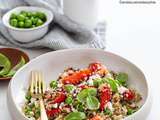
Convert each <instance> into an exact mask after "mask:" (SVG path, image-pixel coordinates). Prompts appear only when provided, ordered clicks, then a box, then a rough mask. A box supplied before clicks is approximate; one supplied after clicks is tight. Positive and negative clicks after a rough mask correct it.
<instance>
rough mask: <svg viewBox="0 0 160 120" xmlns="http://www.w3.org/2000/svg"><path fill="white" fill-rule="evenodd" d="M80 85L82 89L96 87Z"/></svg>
mask: <svg viewBox="0 0 160 120" xmlns="http://www.w3.org/2000/svg"><path fill="white" fill-rule="evenodd" d="M79 87H80V88H81V89H86V88H95V87H94V86H88V85H80V86H79Z"/></svg>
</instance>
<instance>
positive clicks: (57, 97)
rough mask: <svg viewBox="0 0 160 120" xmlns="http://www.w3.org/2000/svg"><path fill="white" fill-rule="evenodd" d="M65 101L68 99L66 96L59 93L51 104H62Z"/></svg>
mask: <svg viewBox="0 0 160 120" xmlns="http://www.w3.org/2000/svg"><path fill="white" fill-rule="evenodd" d="M65 99H66V95H65V94H64V93H62V92H58V93H57V95H56V97H55V98H54V100H53V101H52V102H50V104H55V103H61V102H64V101H65Z"/></svg>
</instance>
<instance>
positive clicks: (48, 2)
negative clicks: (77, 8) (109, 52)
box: [0, 0, 106, 50]
mask: <svg viewBox="0 0 160 120" xmlns="http://www.w3.org/2000/svg"><path fill="white" fill-rule="evenodd" d="M20 5H31V6H40V7H44V8H48V9H50V10H51V11H52V12H53V14H54V16H55V17H54V20H53V22H52V24H51V29H50V30H49V32H48V33H47V34H46V35H45V36H44V37H43V38H41V39H38V40H35V41H31V42H28V43H23V42H18V41H16V40H14V39H13V38H12V37H11V36H10V34H9V33H8V31H7V29H6V28H5V27H4V25H3V23H2V20H1V19H0V45H7V46H17V47H24V48H36V47H47V48H51V49H53V50H59V49H67V48H101V49H104V48H105V32H106V29H105V27H106V25H105V23H99V24H98V25H97V27H96V28H95V30H94V31H93V30H89V29H87V28H86V27H85V26H82V25H79V24H78V23H76V22H74V21H72V20H70V19H69V18H68V17H67V16H65V15H63V9H62V0H0V14H1V15H3V14H4V13H5V12H7V11H8V10H10V9H12V8H14V7H16V6H20Z"/></svg>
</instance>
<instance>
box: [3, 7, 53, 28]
mask: <svg viewBox="0 0 160 120" xmlns="http://www.w3.org/2000/svg"><path fill="white" fill-rule="evenodd" d="M22 10H26V11H42V12H44V14H45V15H46V16H47V21H46V22H45V23H44V24H43V25H40V26H38V27H34V28H26V29H24V28H16V27H13V26H11V25H10V24H9V18H10V16H11V14H12V13H14V12H15V11H22ZM53 18H54V15H53V13H52V12H51V11H50V10H49V9H46V8H42V7H36V6H19V7H16V8H14V9H11V10H10V11H8V12H7V13H6V14H4V15H3V17H2V21H3V24H4V25H5V26H6V27H7V28H9V29H12V30H16V31H32V30H37V29H40V28H43V27H45V26H47V25H48V24H50V23H51V21H52V20H53Z"/></svg>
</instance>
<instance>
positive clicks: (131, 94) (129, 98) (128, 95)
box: [123, 90, 135, 101]
mask: <svg viewBox="0 0 160 120" xmlns="http://www.w3.org/2000/svg"><path fill="white" fill-rule="evenodd" d="M123 98H124V100H126V101H132V100H134V98H135V93H134V92H133V91H132V90H126V91H125V92H124V93H123Z"/></svg>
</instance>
